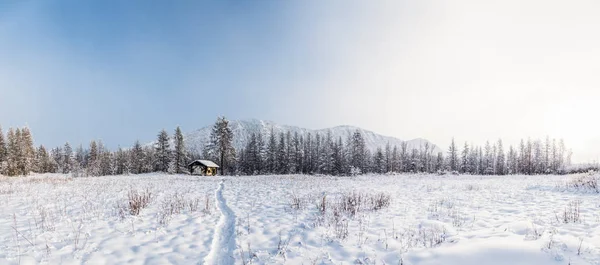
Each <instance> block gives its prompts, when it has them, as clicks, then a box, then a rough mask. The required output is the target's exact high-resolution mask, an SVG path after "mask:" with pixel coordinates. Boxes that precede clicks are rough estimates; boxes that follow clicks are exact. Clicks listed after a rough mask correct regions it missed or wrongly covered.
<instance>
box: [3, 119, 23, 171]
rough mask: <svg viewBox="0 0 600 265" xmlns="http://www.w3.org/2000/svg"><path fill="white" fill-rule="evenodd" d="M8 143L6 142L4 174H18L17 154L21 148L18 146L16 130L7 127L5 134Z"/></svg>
mask: <svg viewBox="0 0 600 265" xmlns="http://www.w3.org/2000/svg"><path fill="white" fill-rule="evenodd" d="M6 138H7V141H8V144H7V159H6V162H7V165H6V169H5V172H4V173H5V174H6V175H8V176H16V175H18V174H19V162H18V161H19V158H20V157H19V155H20V153H21V148H20V146H19V142H18V139H17V135H16V132H15V130H14V129H13V128H10V129H8V133H7V135H6Z"/></svg>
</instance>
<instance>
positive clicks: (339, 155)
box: [331, 137, 346, 175]
mask: <svg viewBox="0 0 600 265" xmlns="http://www.w3.org/2000/svg"><path fill="white" fill-rule="evenodd" d="M345 164H346V161H345V156H344V143H343V142H342V137H339V138H338V140H337V142H336V143H334V145H333V168H332V172H331V173H332V174H333V175H343V174H344V173H345V171H346V169H345V167H346V165H345Z"/></svg>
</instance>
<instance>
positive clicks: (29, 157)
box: [21, 127, 35, 175]
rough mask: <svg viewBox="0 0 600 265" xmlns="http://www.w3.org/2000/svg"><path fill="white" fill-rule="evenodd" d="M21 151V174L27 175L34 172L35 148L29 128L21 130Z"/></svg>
mask: <svg viewBox="0 0 600 265" xmlns="http://www.w3.org/2000/svg"><path fill="white" fill-rule="evenodd" d="M21 150H22V152H23V154H22V155H23V172H22V173H23V174H24V175H27V174H29V172H31V171H33V170H34V159H35V147H34V146H33V136H32V135H31V131H30V130H29V127H24V128H23V129H21Z"/></svg>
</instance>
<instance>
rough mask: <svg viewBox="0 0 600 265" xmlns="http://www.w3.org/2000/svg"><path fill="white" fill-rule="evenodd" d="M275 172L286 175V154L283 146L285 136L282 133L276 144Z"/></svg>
mask: <svg viewBox="0 0 600 265" xmlns="http://www.w3.org/2000/svg"><path fill="white" fill-rule="evenodd" d="M276 155H277V156H276V157H277V158H276V161H277V170H276V172H277V173H278V174H286V173H287V153H286V144H285V135H284V134H283V132H281V133H280V134H279V144H277V154H276Z"/></svg>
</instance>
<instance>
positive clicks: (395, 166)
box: [391, 145, 437, 172]
mask: <svg viewBox="0 0 600 265" xmlns="http://www.w3.org/2000/svg"><path fill="white" fill-rule="evenodd" d="M399 169H400V156H399V155H398V146H396V145H394V148H393V149H392V170H391V171H392V172H399V171H400V170H399ZM436 170H437V169H436Z"/></svg>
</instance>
